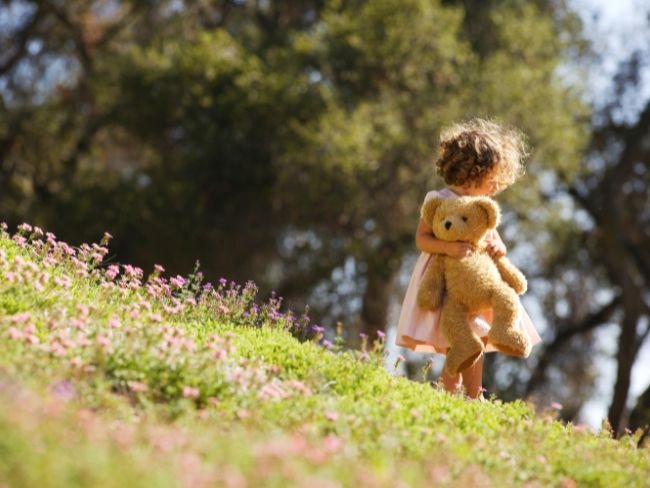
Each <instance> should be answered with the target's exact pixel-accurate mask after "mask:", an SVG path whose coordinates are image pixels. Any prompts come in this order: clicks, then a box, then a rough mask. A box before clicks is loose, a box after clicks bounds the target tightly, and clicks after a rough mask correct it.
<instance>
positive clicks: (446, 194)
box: [424, 188, 457, 202]
mask: <svg viewBox="0 0 650 488" xmlns="http://www.w3.org/2000/svg"><path fill="white" fill-rule="evenodd" d="M455 196H457V195H456V194H455V193H454V192H453V191H451V190H450V189H449V188H443V189H441V190H431V191H430V192H428V193H427V194H426V195H425V197H424V201H425V202H428V201H429V200H431V199H432V198H435V197H439V198H454V197H455Z"/></svg>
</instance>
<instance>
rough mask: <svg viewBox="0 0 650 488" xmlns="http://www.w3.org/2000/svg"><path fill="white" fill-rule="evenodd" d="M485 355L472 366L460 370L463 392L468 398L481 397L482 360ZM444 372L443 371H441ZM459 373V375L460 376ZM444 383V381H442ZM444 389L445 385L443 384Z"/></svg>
mask: <svg viewBox="0 0 650 488" xmlns="http://www.w3.org/2000/svg"><path fill="white" fill-rule="evenodd" d="M484 358H485V356H484V355H483V354H481V357H480V358H479V359H478V361H476V362H475V363H474V364H473V365H472V366H470V367H469V368H467V369H464V370H463V371H461V373H460V375H462V377H463V385H464V386H465V393H466V394H467V396H468V397H470V398H481V395H482V392H483V360H484ZM443 374H444V373H443ZM460 375H459V376H460ZM443 384H444V381H443ZM445 389H447V387H446V386H445Z"/></svg>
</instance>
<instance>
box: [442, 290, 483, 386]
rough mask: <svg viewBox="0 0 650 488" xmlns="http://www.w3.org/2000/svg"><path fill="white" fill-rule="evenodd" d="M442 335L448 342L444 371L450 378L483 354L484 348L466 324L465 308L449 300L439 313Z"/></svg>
mask: <svg viewBox="0 0 650 488" xmlns="http://www.w3.org/2000/svg"><path fill="white" fill-rule="evenodd" d="M440 321H441V326H442V333H443V334H444V336H445V338H446V339H447V341H448V342H449V350H448V351H447V359H446V360H445V370H446V371H447V373H449V374H450V375H452V376H455V375H457V374H458V373H459V372H460V371H463V370H464V369H466V368H469V367H470V366H471V365H472V364H474V363H475V362H476V361H477V360H478V358H479V357H480V356H481V354H483V350H484V346H483V342H482V341H481V339H479V338H478V336H477V335H476V334H474V332H472V330H471V329H470V327H469V324H468V323H467V308H466V307H465V306H464V305H463V304H461V303H459V302H456V301H453V300H449V301H448V302H447V303H446V304H445V305H444V306H443V307H442V312H441V317H440Z"/></svg>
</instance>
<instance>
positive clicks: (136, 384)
mask: <svg viewBox="0 0 650 488" xmlns="http://www.w3.org/2000/svg"><path fill="white" fill-rule="evenodd" d="M127 385H129V389H130V390H131V391H133V392H135V393H142V392H145V391H147V390H149V387H148V386H147V385H145V384H144V383H142V382H141V381H129V382H128V383H127Z"/></svg>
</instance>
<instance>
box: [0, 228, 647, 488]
mask: <svg viewBox="0 0 650 488" xmlns="http://www.w3.org/2000/svg"><path fill="white" fill-rule="evenodd" d="M109 238H110V236H108V235H107V236H105V239H104V240H103V241H102V242H101V243H100V244H92V245H82V246H80V247H79V248H73V247H71V246H69V245H67V244H65V243H63V242H60V241H57V239H56V238H55V236H54V235H52V234H46V233H44V232H43V231H42V230H40V229H38V228H35V227H32V226H29V225H26V224H23V225H22V226H21V227H20V229H19V231H18V232H17V233H16V234H15V235H13V236H10V235H9V234H8V233H7V231H6V228H3V230H2V236H1V237H0V266H1V267H2V270H3V272H2V279H1V280H0V309H1V310H2V314H1V316H0V337H1V340H0V429H1V431H2V432H3V435H2V436H0V453H1V455H0V486H1V484H2V483H5V484H6V485H7V486H66V487H68V486H156V487H158V486H192V487H195V486H214V485H219V486H221V485H223V486H260V485H262V484H263V485H264V486H288V485H301V486H339V485H343V486H352V485H360V486H397V485H398V484H399V483H400V482H401V483H403V484H404V485H406V486H445V485H449V486H484V485H492V484H493V485H495V486H528V487H534V486H540V487H542V486H608V487H609V486H626V487H627V486H643V484H644V483H646V476H647V473H648V471H649V470H650V451H648V449H647V448H639V449H637V448H636V441H637V439H638V437H637V436H634V435H630V436H626V437H624V438H623V439H621V440H613V439H611V438H610V434H609V432H608V431H607V430H603V431H602V432H600V433H594V432H591V431H589V430H588V429H585V428H583V427H581V426H572V425H563V424H561V423H559V422H557V421H555V420H554V418H555V417H554V416H555V413H554V412H553V411H552V410H551V411H549V412H545V413H542V414H535V412H533V410H532V409H531V407H529V406H528V405H526V404H525V403H523V402H514V403H507V404H503V403H502V402H500V401H498V400H494V399H493V400H491V401H489V402H483V403H481V402H472V401H466V400H464V399H463V398H462V397H459V396H450V395H449V394H447V393H445V392H443V391H441V390H439V389H437V388H432V387H431V386H430V385H428V384H423V383H417V382H412V381H409V380H407V379H406V378H403V377H396V376H395V375H392V374H391V373H390V372H389V371H386V370H385V369H384V368H383V355H382V352H383V351H382V350H383V338H382V337H379V338H377V340H376V341H374V343H375V347H374V349H373V350H372V351H370V350H368V351H359V350H345V349H344V348H342V347H341V344H340V342H337V343H336V344H333V345H332V344H329V343H326V342H325V341H324V338H323V333H322V330H321V328H319V327H317V326H314V325H312V324H310V323H309V319H308V318H307V316H306V314H303V315H298V316H296V315H294V314H292V313H290V312H282V311H281V300H280V299H279V298H278V297H275V296H272V297H271V298H270V299H269V300H268V301H267V302H265V303H261V304H260V303H258V302H256V288H255V286H254V285H253V284H252V283H248V284H246V285H244V286H239V285H236V284H234V283H229V282H227V281H226V280H220V281H219V283H217V284H216V285H215V286H213V285H211V284H208V283H204V282H203V280H202V277H201V276H200V272H198V271H196V272H195V273H194V274H192V275H191V276H189V277H181V276H172V277H164V269H163V268H162V266H156V268H155V269H154V270H153V272H152V273H151V274H149V275H148V276H147V277H145V275H144V272H143V270H140V269H138V268H136V267H133V266H128V265H117V264H110V263H104V262H103V260H104V257H105V256H106V254H107V252H108V250H107V247H106V246H107V244H108V240H109Z"/></svg>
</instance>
